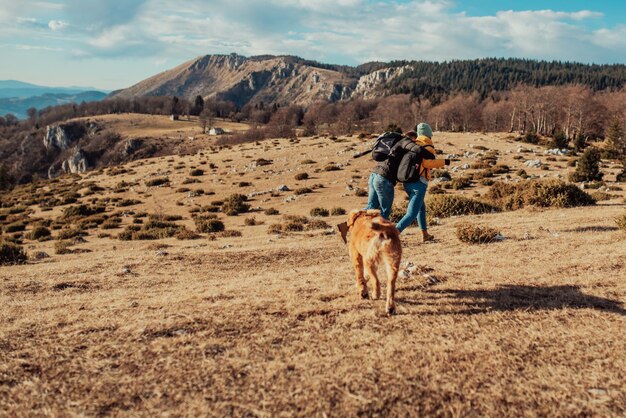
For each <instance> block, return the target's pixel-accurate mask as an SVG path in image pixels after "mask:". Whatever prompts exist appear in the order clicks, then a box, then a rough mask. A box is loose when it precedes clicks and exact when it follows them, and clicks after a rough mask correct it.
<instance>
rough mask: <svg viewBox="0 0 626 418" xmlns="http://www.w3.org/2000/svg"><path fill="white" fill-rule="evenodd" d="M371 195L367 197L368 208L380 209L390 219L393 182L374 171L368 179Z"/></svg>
mask: <svg viewBox="0 0 626 418" xmlns="http://www.w3.org/2000/svg"><path fill="white" fill-rule="evenodd" d="M368 186H369V189H370V190H369V195H368V197H367V206H366V207H365V208H363V209H364V210H367V209H380V214H381V215H382V217H383V218H385V219H389V215H390V214H391V205H392V204H393V183H392V182H390V181H389V180H387V179H386V178H384V177H383V176H381V175H380V174H376V173H372V174H370V178H369V181H368Z"/></svg>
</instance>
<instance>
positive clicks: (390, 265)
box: [348, 210, 402, 315]
mask: <svg viewBox="0 0 626 418" xmlns="http://www.w3.org/2000/svg"><path fill="white" fill-rule="evenodd" d="M348 228H349V231H350V242H349V246H350V258H351V259H352V264H353V265H354V270H355V272H356V285H357V288H358V289H359V292H360V294H361V298H363V299H366V298H367V297H368V291H367V281H366V279H365V276H364V274H363V269H365V272H366V273H367V275H368V276H369V277H370V278H372V279H374V285H375V287H374V294H373V295H372V299H378V298H379V297H380V281H379V280H378V275H377V274H376V269H377V268H378V265H379V263H381V262H382V264H383V265H384V266H385V270H386V272H387V306H386V311H387V314H389V315H393V314H395V313H396V305H395V301H394V297H395V291H396V279H397V277H398V270H399V269H400V259H401V258H402V244H401V243H400V232H399V231H398V230H397V229H396V226H395V225H394V224H393V223H392V222H389V221H388V220H386V219H385V218H383V217H382V216H380V211H379V210H353V211H352V212H350V214H349V215H348Z"/></svg>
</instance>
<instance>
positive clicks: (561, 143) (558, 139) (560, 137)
mask: <svg viewBox="0 0 626 418" xmlns="http://www.w3.org/2000/svg"><path fill="white" fill-rule="evenodd" d="M568 145H569V139H567V137H566V136H565V133H564V132H563V131H556V132H555V133H554V135H553V136H552V139H550V141H549V142H548V148H558V149H564V148H567V147H568Z"/></svg>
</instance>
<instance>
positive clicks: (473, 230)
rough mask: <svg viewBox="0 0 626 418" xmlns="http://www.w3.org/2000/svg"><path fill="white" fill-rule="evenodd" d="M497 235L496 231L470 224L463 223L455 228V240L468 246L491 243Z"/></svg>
mask: <svg viewBox="0 0 626 418" xmlns="http://www.w3.org/2000/svg"><path fill="white" fill-rule="evenodd" d="M499 234H500V232H499V231H498V230H497V229H494V228H490V227H488V226H481V225H474V224H471V223H463V224H461V225H459V226H457V227H456V236H457V238H458V239H459V240H461V241H462V242H465V243H468V244H487V243H490V242H493V241H494V240H495V239H496V237H497V236H498V235H499Z"/></svg>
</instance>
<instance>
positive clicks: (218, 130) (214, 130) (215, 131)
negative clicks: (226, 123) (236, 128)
mask: <svg viewBox="0 0 626 418" xmlns="http://www.w3.org/2000/svg"><path fill="white" fill-rule="evenodd" d="M209 135H224V130H223V129H222V128H211V129H209Z"/></svg>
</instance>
